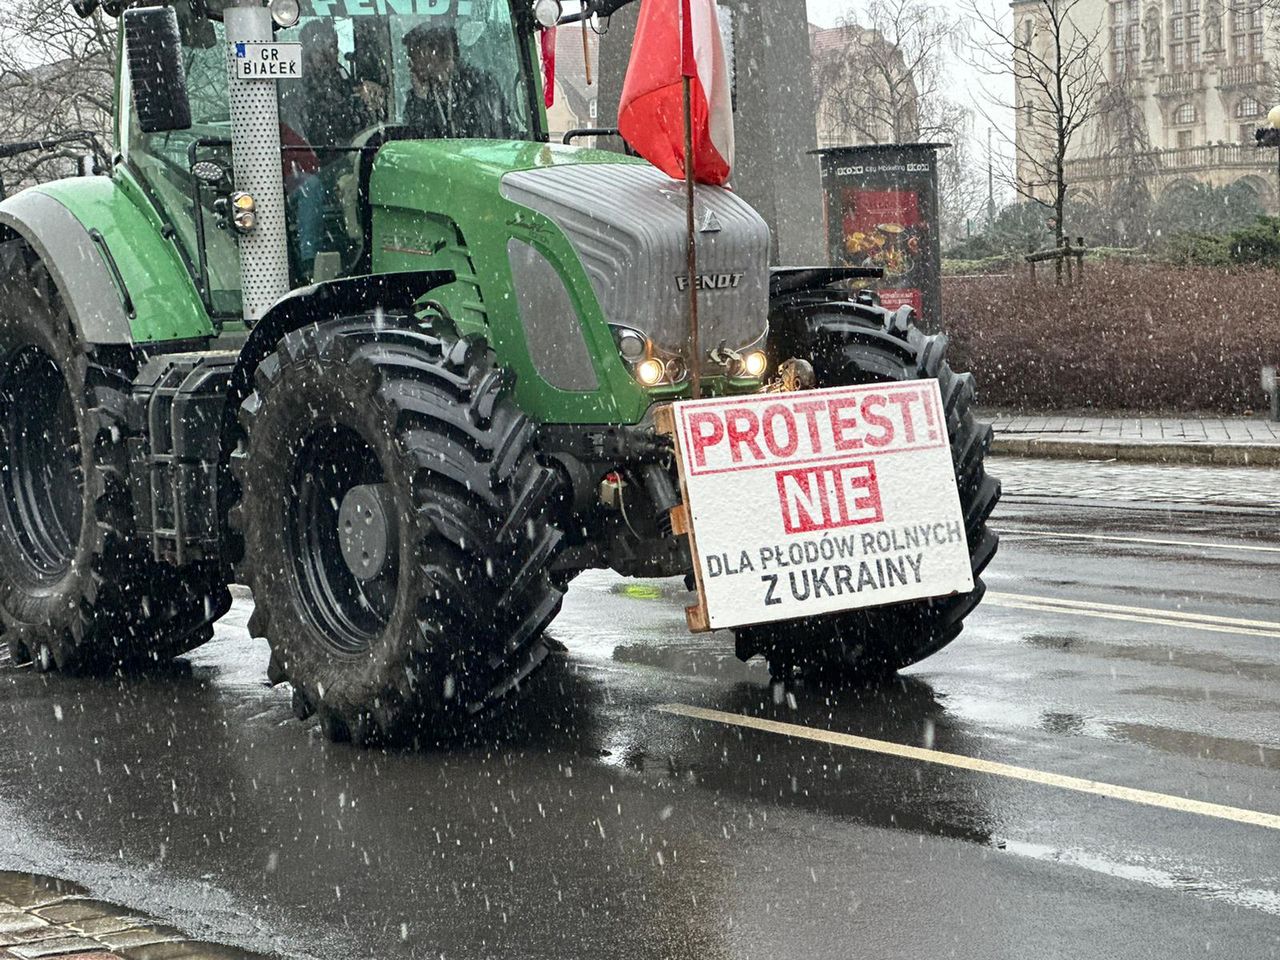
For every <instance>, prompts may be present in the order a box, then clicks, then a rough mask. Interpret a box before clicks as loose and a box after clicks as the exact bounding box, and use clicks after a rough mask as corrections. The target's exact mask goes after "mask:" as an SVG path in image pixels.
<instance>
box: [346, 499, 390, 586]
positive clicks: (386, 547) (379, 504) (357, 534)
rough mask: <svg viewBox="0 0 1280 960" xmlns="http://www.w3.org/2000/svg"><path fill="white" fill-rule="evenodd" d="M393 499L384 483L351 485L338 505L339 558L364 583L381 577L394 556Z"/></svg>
mask: <svg viewBox="0 0 1280 960" xmlns="http://www.w3.org/2000/svg"><path fill="white" fill-rule="evenodd" d="M394 511H395V502H394V499H393V497H392V494H391V486H390V484H386V483H370V484H363V485H361V486H358V487H352V488H351V489H350V490H348V491H347V494H346V496H345V497H343V498H342V505H341V506H340V507H339V508H338V542H339V544H341V546H342V559H343V561H345V562H346V565H347V569H348V570H349V571H351V575H352V576H354V577H355V578H356V579H358V580H361V581H364V582H366V583H367V582H368V581H370V580H376V579H377V578H378V577H380V576H382V573H383V571H384V570H385V569H386V567H387V563H388V561H389V560H391V558H392V557H394V555H395V553H396V549H397V547H398V544H397V543H396V527H397V525H396V523H395V522H394V519H393V518H394V517H395V512H394Z"/></svg>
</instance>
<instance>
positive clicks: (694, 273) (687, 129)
mask: <svg viewBox="0 0 1280 960" xmlns="http://www.w3.org/2000/svg"><path fill="white" fill-rule="evenodd" d="M681 10H682V13H683V18H682V20H683V23H682V30H683V40H684V42H683V45H682V46H683V50H682V56H681V60H682V69H681V73H682V74H683V78H682V79H683V81H684V187H685V207H686V211H685V212H686V226H687V229H688V237H689V245H688V270H689V344H690V346H689V350H690V359H689V375H690V381H691V386H692V393H693V399H694V400H698V399H701V397H702V345H701V343H700V342H699V331H698V242H697V233H696V232H695V225H694V206H693V203H694V192H693V183H694V175H695V170H694V162H693V71H694V70H695V69H696V66H695V64H694V62H693V49H692V48H693V23H692V16H691V12H690V9H689V0H682V4H681Z"/></svg>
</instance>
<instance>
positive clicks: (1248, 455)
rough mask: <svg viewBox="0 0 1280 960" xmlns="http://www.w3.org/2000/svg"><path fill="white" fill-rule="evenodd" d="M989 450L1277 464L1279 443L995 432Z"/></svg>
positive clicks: (1072, 457)
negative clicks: (1121, 439) (1121, 440)
mask: <svg viewBox="0 0 1280 960" xmlns="http://www.w3.org/2000/svg"><path fill="white" fill-rule="evenodd" d="M991 452H992V453H993V454H995V455H997V456H1005V457H1033V458H1038V459H1044V460H1119V461H1121V462H1123V463H1165V464H1181V465H1197V466H1205V465H1214V466H1222V467H1276V466H1280V446H1277V445H1272V444H1250V443H1159V442H1152V441H1149V442H1141V441H1140V442H1130V443H1114V442H1110V441H1107V440H1076V439H1068V438H1063V439H1057V438H1046V437H1010V436H1007V435H1001V434H999V433H997V434H996V437H995V441H994V442H993V443H992V445H991Z"/></svg>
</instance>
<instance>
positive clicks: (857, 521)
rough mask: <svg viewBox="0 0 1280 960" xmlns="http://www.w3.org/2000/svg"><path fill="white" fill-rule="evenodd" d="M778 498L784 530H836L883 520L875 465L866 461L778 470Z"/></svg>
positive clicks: (789, 531) (805, 531)
mask: <svg viewBox="0 0 1280 960" xmlns="http://www.w3.org/2000/svg"><path fill="white" fill-rule="evenodd" d="M778 499H779V500H781V501H782V526H783V529H784V530H785V531H786V532H787V533H813V532H814V531H817V530H836V529H839V528H841V527H856V526H861V525H862V524H864V523H880V522H881V521H882V520H884V506H883V504H882V503H881V501H880V484H879V483H878V482H877V480H876V465H875V464H874V463H872V462H871V461H869V460H867V461H862V462H860V463H842V464H837V465H834V466H823V467H810V468H808V469H800V470H782V471H779V473H778Z"/></svg>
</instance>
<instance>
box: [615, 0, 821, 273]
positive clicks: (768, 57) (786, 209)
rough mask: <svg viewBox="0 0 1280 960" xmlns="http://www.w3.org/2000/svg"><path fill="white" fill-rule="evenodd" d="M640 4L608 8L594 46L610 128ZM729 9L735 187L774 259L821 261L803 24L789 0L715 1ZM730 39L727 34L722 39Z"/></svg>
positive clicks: (804, 19)
mask: <svg viewBox="0 0 1280 960" xmlns="http://www.w3.org/2000/svg"><path fill="white" fill-rule="evenodd" d="M640 2H641V0H637V2H635V3H632V4H629V5H628V6H626V7H624V8H623V9H622V10H620V11H619V12H618V13H616V14H614V16H613V22H612V23H611V24H610V28H609V32H608V33H607V34H606V35H605V37H604V39H603V40H602V42H601V45H600V99H599V111H600V113H599V116H600V125H601V126H613V125H615V124H616V122H617V117H618V97H619V95H620V94H621V92H622V81H623V78H624V77H625V76H626V71H627V61H628V58H629V57H630V54H631V42H632V39H633V37H634V36H635V25H636V18H637V17H638V15H639V12H640ZM720 6H721V7H722V8H723V9H725V10H729V11H732V18H733V33H734V37H733V41H732V51H733V60H734V63H735V65H736V83H735V89H736V95H735V113H734V121H735V130H736V138H737V165H736V169H735V172H734V176H733V186H734V188H735V189H736V190H737V191H738V192H739V193H740V194H741V195H742V196H743V197H744V198H745V199H746V200H747V201H748V202H750V203H751V204H752V206H754V207H755V208H756V209H757V210H759V211H760V213H761V215H762V216H763V217H764V218H765V219H766V220H767V221H768V222H769V227H770V228H771V229H772V231H773V256H774V262H775V263H778V264H783V265H791V266H796V265H799V266H810V265H814V264H825V263H826V262H827V254H826V245H825V241H824V233H823V216H822V205H823V201H822V187H821V182H820V179H819V175H818V158H817V157H814V156H810V155H809V151H811V150H813V149H814V148H815V147H816V146H817V124H816V119H815V118H816V114H817V110H816V107H815V105H814V91H813V81H812V75H813V71H812V66H811V64H812V59H811V57H810V53H809V23H808V19H807V17H806V16H805V13H804V4H797V3H796V2H795V0H720ZM728 44H729V40H728V38H727V37H726V45H728Z"/></svg>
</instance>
